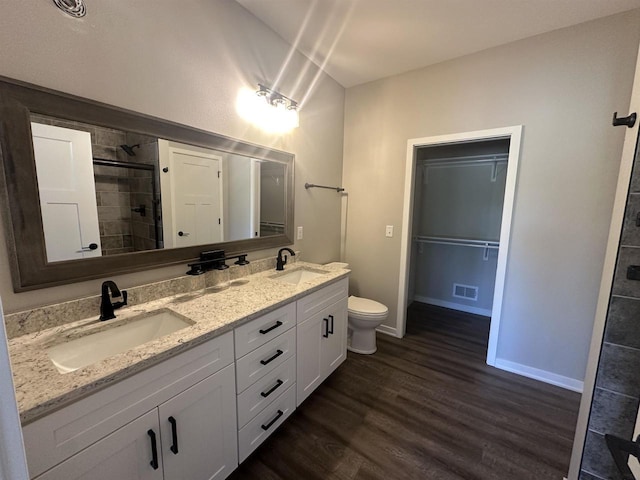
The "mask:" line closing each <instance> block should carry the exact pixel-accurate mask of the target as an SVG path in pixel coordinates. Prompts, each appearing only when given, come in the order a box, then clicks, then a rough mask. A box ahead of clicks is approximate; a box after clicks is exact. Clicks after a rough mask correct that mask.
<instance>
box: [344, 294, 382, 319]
mask: <svg viewBox="0 0 640 480" xmlns="http://www.w3.org/2000/svg"><path fill="white" fill-rule="evenodd" d="M347 309H348V311H349V316H350V317H352V318H356V319H360V320H380V319H384V318H386V316H387V315H388V313H389V309H388V308H387V307H386V306H385V305H383V304H382V303H380V302H376V301H375V300H370V299H368V298H361V297H356V296H355V295H351V296H350V297H349V301H348V305H347Z"/></svg>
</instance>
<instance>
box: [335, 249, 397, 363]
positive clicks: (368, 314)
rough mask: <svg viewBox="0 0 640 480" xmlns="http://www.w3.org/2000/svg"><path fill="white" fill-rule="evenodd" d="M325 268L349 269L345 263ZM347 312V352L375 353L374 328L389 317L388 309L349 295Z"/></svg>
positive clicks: (336, 263) (377, 303) (379, 304)
mask: <svg viewBox="0 0 640 480" xmlns="http://www.w3.org/2000/svg"><path fill="white" fill-rule="evenodd" d="M326 266H335V267H337V268H349V264H347V263H338V262H334V263H329V264H327V265H326ZM347 309H348V311H349V336H348V340H347V350H349V351H350V352H354V353H363V354H371V353H375V352H376V328H378V326H379V325H380V324H381V323H382V322H384V321H385V320H386V318H387V315H389V309H388V308H387V307H386V306H385V305H383V304H381V303H380V302H376V301H375V300H370V299H368V298H362V297H356V296H355V295H351V296H350V297H349V303H348V307H347Z"/></svg>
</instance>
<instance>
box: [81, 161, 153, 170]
mask: <svg viewBox="0 0 640 480" xmlns="http://www.w3.org/2000/svg"><path fill="white" fill-rule="evenodd" d="M93 164H94V165H102V166H103V167H120V168H133V169H135V170H155V166H154V165H151V164H148V163H133V162H121V161H119V160H106V159H104V158H94V159H93Z"/></svg>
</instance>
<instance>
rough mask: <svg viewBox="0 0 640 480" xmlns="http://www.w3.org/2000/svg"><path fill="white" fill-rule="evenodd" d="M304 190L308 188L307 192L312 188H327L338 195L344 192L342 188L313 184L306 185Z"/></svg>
mask: <svg viewBox="0 0 640 480" xmlns="http://www.w3.org/2000/svg"><path fill="white" fill-rule="evenodd" d="M304 188H306V189H307V190H308V189H310V188H327V189H329V190H335V191H336V192H338V193H340V192H344V188H342V187H327V186H325V185H314V184H313V183H305V184H304Z"/></svg>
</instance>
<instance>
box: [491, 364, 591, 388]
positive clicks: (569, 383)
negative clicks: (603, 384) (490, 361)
mask: <svg viewBox="0 0 640 480" xmlns="http://www.w3.org/2000/svg"><path fill="white" fill-rule="evenodd" d="M494 367H496V368H499V369H500V370H506V371H507V372H511V373H517V374H518V375H522V376H523V377H529V378H533V379H534V380H539V381H541V382H545V383H550V384H551V385H556V386H558V387H562V388H566V389H567V390H572V391H574V392H578V393H582V390H583V389H584V382H582V381H580V380H576V379H575V378H569V377H564V376H562V375H558V374H557V373H553V372H548V371H546V370H540V369H539V368H534V367H529V366H527V365H522V364H521V363H515V362H510V361H509V360H504V359H502V358H496V363H495V365H494Z"/></svg>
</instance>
